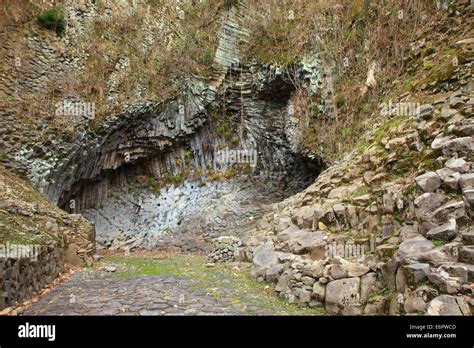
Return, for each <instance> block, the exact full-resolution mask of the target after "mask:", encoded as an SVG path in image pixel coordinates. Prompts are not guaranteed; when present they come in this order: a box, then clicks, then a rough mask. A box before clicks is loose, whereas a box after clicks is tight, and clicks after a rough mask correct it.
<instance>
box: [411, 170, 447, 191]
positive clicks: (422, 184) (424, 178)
mask: <svg viewBox="0 0 474 348" xmlns="http://www.w3.org/2000/svg"><path fill="white" fill-rule="evenodd" d="M415 181H416V184H417V185H418V187H419V188H420V189H421V190H423V192H434V191H435V190H436V189H438V188H439V187H440V186H441V179H440V177H439V175H438V174H436V173H435V172H428V173H425V174H423V175H420V176H418V177H416V178H415Z"/></svg>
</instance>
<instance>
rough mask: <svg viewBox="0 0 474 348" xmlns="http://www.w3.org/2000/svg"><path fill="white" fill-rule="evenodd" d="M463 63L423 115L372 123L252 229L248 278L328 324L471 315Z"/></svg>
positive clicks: (468, 113)
mask: <svg viewBox="0 0 474 348" xmlns="http://www.w3.org/2000/svg"><path fill="white" fill-rule="evenodd" d="M459 45H470V43H469V41H463V42H460V43H459ZM469 57H470V58H468V60H467V61H466V62H465V64H463V65H462V66H459V71H457V72H456V74H455V75H452V76H450V77H449V81H450V83H449V85H446V84H445V82H444V81H438V82H437V84H436V87H434V89H433V91H434V92H432V93H437V95H436V100H435V101H434V102H433V103H432V104H431V103H430V104H423V103H420V104H421V105H418V107H417V108H416V111H415V112H414V114H413V115H398V116H397V115H383V116H377V115H376V114H374V115H373V117H374V120H377V121H378V122H380V123H378V126H376V127H374V131H373V132H370V133H368V134H367V135H366V138H365V139H364V140H363V141H362V143H361V146H360V147H359V149H357V150H355V151H353V152H352V153H349V154H347V155H346V157H345V159H344V160H343V161H342V162H341V163H337V164H335V165H333V166H331V167H330V168H328V169H327V170H326V171H324V172H322V173H321V175H320V176H319V177H318V179H317V180H316V181H315V183H314V184H312V185H311V186H309V187H308V188H307V189H305V190H303V191H302V192H300V193H298V194H297V195H295V196H293V197H290V198H288V199H286V200H284V201H282V202H281V203H278V204H275V205H274V210H273V213H271V214H269V215H267V216H265V217H264V218H263V219H262V220H261V221H259V222H257V228H256V229H255V230H254V231H253V232H250V233H249V235H248V236H247V238H246V239H244V245H245V247H244V248H243V251H244V253H243V255H244V256H243V257H244V259H245V258H247V259H250V260H252V262H253V268H252V275H253V276H254V277H256V278H257V279H260V280H262V281H263V280H266V281H274V282H277V286H276V291H277V292H278V293H279V295H280V296H281V297H282V298H285V299H287V300H288V301H290V302H293V303H299V304H300V305H304V306H306V305H309V306H325V308H326V310H327V311H328V312H329V313H332V314H340V315H355V314H357V315H359V314H369V315H374V314H391V315H396V314H409V315H413V314H419V313H426V314H429V315H471V312H472V308H473V307H474V302H473V296H472V281H473V278H472V275H473V272H472V271H473V270H474V268H473V267H474V260H473V258H472V250H473V247H472V243H473V240H472V233H473V230H472V227H473V219H474V213H473V212H474V211H473V204H472V203H473V202H472V194H471V191H472V185H473V184H472V178H473V175H474V172H473V163H472V158H473V157H472V154H473V150H474V134H473V125H474V123H473V116H474V114H473V109H472V105H473V101H474V99H473V98H474V94H473V91H472V72H471V70H470V66H471V62H472V59H473V56H472V55H470V56H469ZM440 88H441V89H442V92H441V93H439V89H440ZM450 89H451V90H450ZM402 98H410V96H409V95H405V97H402ZM416 98H418V100H423V99H421V98H426V99H431V96H430V94H428V95H424V96H422V94H421V93H420V94H417V95H416ZM404 100H406V99H399V100H397V101H396V102H398V103H403V101H404ZM379 117H385V119H384V118H379ZM387 118H388V119H387Z"/></svg>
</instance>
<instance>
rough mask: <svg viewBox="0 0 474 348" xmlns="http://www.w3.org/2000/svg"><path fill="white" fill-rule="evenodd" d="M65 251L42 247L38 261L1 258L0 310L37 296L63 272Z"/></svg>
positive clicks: (26, 258) (25, 258)
mask: <svg viewBox="0 0 474 348" xmlns="http://www.w3.org/2000/svg"><path fill="white" fill-rule="evenodd" d="M64 254H65V253H64V250H63V249H62V248H58V247H49V246H48V247H41V249H40V252H39V255H38V256H37V260H33V259H32V258H29V257H24V258H6V257H3V258H0V310H2V309H4V308H6V307H10V306H12V305H14V304H15V303H16V302H21V301H24V300H26V299H28V298H31V297H33V296H35V295H36V294H37V293H38V291H39V290H40V289H41V288H42V287H44V286H45V285H46V284H49V283H51V282H52V281H53V280H54V279H55V278H56V277H57V276H58V275H59V273H61V272H62V271H63V270H64Z"/></svg>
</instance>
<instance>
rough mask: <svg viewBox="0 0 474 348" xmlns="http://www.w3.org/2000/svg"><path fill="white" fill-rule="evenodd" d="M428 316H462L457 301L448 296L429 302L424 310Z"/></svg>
mask: <svg viewBox="0 0 474 348" xmlns="http://www.w3.org/2000/svg"><path fill="white" fill-rule="evenodd" d="M426 314H428V315H463V313H462V311H461V309H460V308H459V304H458V299H457V298H456V297H454V296H450V295H441V296H438V297H436V298H434V299H433V300H431V301H430V303H429V304H428V307H427V309H426Z"/></svg>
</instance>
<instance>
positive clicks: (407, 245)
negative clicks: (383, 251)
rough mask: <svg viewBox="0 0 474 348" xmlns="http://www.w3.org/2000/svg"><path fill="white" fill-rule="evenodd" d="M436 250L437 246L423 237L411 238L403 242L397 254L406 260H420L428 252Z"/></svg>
mask: <svg viewBox="0 0 474 348" xmlns="http://www.w3.org/2000/svg"><path fill="white" fill-rule="evenodd" d="M434 248H435V245H434V244H433V243H432V242H431V241H429V240H428V239H426V238H425V237H423V236H416V237H413V238H409V239H407V240H405V241H404V242H402V243H401V244H400V246H399V248H398V251H397V253H396V255H397V256H399V257H401V258H402V259H405V260H418V259H419V258H420V256H422V255H423V254H424V253H426V252H427V251H430V250H432V249H434Z"/></svg>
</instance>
